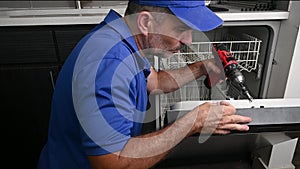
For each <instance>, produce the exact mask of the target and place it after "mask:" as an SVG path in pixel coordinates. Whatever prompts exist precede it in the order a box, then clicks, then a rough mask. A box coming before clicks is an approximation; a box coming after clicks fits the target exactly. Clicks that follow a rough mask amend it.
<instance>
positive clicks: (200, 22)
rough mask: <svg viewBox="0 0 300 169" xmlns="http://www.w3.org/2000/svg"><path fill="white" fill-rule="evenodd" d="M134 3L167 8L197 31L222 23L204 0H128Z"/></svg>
mask: <svg viewBox="0 0 300 169" xmlns="http://www.w3.org/2000/svg"><path fill="white" fill-rule="evenodd" d="M130 1H132V2H134V3H137V4H140V5H147V6H158V7H166V8H169V9H170V10H171V11H172V12H173V14H174V15H175V16H176V17H178V18H179V19H180V20H181V21H182V22H184V23H185V24H186V25H188V26H189V27H190V28H192V29H195V30H198V31H209V30H212V29H214V28H216V27H218V26H220V25H221V24H222V23H223V20H222V19H221V18H219V17H218V16H217V15H216V14H215V13H214V12H212V11H211V10H210V9H209V8H208V7H206V5H205V2H204V0H200V1H195V0H186V1H179V0H173V1H172V0H164V1H159V0H130Z"/></svg>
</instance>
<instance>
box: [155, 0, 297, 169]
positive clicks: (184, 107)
mask: <svg viewBox="0 0 300 169" xmlns="http://www.w3.org/2000/svg"><path fill="white" fill-rule="evenodd" d="M238 2H240V1H231V2H228V4H230V5H234V7H235V8H236V7H237V6H236V3H238ZM243 2H244V1H243ZM217 7H219V6H218V5H217ZM222 7H223V6H222ZM238 8H240V10H241V11H245V10H250V9H249V8H248V7H247V8H246V7H244V6H243V7H240V6H238ZM252 10H253V11H254V9H252ZM253 11H252V12H253ZM281 27H282V23H281V22H280V21H277V20H263V21H246V22H242V21H229V22H225V23H224V24H223V25H222V26H221V27H219V28H216V29H214V30H212V31H209V32H194V33H193V42H192V44H191V46H190V47H188V49H187V50H184V51H182V52H181V53H178V54H175V55H174V56H172V57H170V58H166V59H162V58H158V57H154V58H153V65H154V67H155V68H156V69H157V70H168V69H176V68H180V67H184V66H186V65H188V64H190V63H193V62H196V61H201V60H206V59H211V58H214V57H216V56H214V55H213V44H221V43H222V44H224V45H225V46H226V47H227V49H229V51H230V52H231V53H232V55H233V56H234V58H235V59H236V60H237V62H238V68H239V70H240V71H241V72H242V74H243V75H244V77H245V85H246V86H247V88H248V90H249V92H250V94H251V96H252V97H253V98H254V100H253V102H249V101H248V100H247V99H246V97H245V95H243V94H242V93H241V92H240V90H238V89H237V88H236V87H235V86H234V85H232V84H231V83H230V81H228V80H225V81H223V82H222V83H218V84H216V85H215V86H214V87H212V88H207V87H206V86H205V85H204V81H205V78H206V77H205V76H203V77H201V78H199V79H197V80H194V81H192V82H190V83H188V84H187V85H185V86H183V87H181V88H180V89H179V90H177V91H175V92H172V93H167V94H161V95H159V96H153V97H154V98H150V100H151V101H152V102H153V103H152V104H151V105H152V106H153V107H154V108H152V109H155V112H158V113H157V114H156V129H159V128H163V127H165V126H166V125H168V124H170V123H172V122H174V121H175V120H176V119H177V118H180V117H181V116H182V115H183V114H185V113H186V112H188V111H189V110H192V109H193V108H194V107H196V106H197V105H199V104H202V103H204V102H215V101H219V100H227V101H228V102H230V103H231V104H233V105H235V106H236V108H237V114H242V115H247V116H250V117H251V118H252V119H253V121H252V122H251V123H250V124H249V126H250V130H249V131H248V132H245V133H241V132H232V133H231V134H229V135H226V136H219V135H212V136H210V137H209V138H208V139H207V140H206V142H203V143H199V141H198V139H199V135H194V136H191V137H188V138H186V139H185V140H183V141H182V142H181V143H180V144H179V145H178V146H176V147H175V149H174V150H173V151H171V153H170V154H169V155H168V156H167V157H166V159H165V160H163V161H162V162H161V163H159V164H158V165H157V166H155V167H154V168H230V169H233V168H239V169H248V168H249V169H250V168H253V169H260V168H262V169H263V168H268V169H269V168H280V169H281V168H282V169H283V168H291V169H294V168H295V167H296V166H299V148H298V149H296V147H297V144H298V145H299V141H298V137H299V136H300V113H299V112H300V100H299V99H285V98H272V89H270V86H272V85H276V84H270V83H274V82H272V78H274V73H275V72H274V70H273V67H274V65H275V66H276V64H277V63H276V59H274V58H276V56H275V53H276V50H278V49H277V46H276V45H277V43H278V38H279V36H280V35H279V32H280V31H281V30H280V28H281ZM275 76H276V75H275ZM280 78H282V77H280ZM280 80H284V79H280ZM280 80H279V79H277V81H280ZM273 81H274V79H273ZM275 83H276V80H275ZM278 84H279V83H278ZM152 118H153V117H152ZM298 147H299V146H298ZM276 152H277V153H276Z"/></svg>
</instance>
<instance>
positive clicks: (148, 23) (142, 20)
mask: <svg viewBox="0 0 300 169" xmlns="http://www.w3.org/2000/svg"><path fill="white" fill-rule="evenodd" d="M153 21H154V20H153V16H152V15H151V13H150V12H147V11H143V12H140V13H139V14H138V17H137V27H138V29H139V31H140V32H141V33H142V34H143V35H145V36H148V33H149V32H151V31H152V27H153Z"/></svg>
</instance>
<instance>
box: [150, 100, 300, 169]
mask: <svg viewBox="0 0 300 169" xmlns="http://www.w3.org/2000/svg"><path fill="white" fill-rule="evenodd" d="M217 101H218V100H211V101H183V102H177V103H175V104H173V105H172V106H171V108H170V110H169V111H167V114H166V118H167V123H172V122H174V121H175V120H176V119H178V118H180V117H181V116H182V115H184V114H185V113H187V112H189V111H190V110H192V109H193V108H194V107H196V106H198V105H199V104H202V103H204V102H217ZM228 102H229V103H231V104H232V105H234V106H235V107H236V109H237V114H240V115H245V116H249V117H251V118H252V122H250V123H249V126H250V130H249V131H248V132H232V133H231V134H228V135H211V136H210V137H209V138H208V139H207V140H206V141H205V142H199V136H200V135H193V136H190V137H188V138H187V139H185V140H183V141H182V142H181V143H180V144H179V145H177V146H176V147H175V149H174V150H173V151H172V152H171V153H170V154H169V155H168V156H167V157H166V159H165V160H164V161H162V162H161V163H160V164H158V165H157V166H156V168H209V169H220V168H226V169H227V168H230V169H235V168H237V169H271V168H272V169H273V168H274V169H275V168H276V169H295V168H296V167H297V166H298V168H299V167H300V165H299V157H300V156H299V155H300V154H299V153H300V152H299V150H300V148H299V142H298V137H299V136H300V99H255V100H254V101H253V102H251V103H250V102H249V101H248V100H228ZM166 125H167V124H166ZM297 144H298V146H297ZM297 147H298V148H297ZM296 148H297V149H296Z"/></svg>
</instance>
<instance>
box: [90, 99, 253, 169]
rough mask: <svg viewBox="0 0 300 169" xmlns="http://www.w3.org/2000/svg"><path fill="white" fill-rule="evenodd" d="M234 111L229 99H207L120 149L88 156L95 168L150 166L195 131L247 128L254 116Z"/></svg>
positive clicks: (212, 131) (222, 132)
mask: <svg viewBox="0 0 300 169" xmlns="http://www.w3.org/2000/svg"><path fill="white" fill-rule="evenodd" d="M235 112H236V111H235V108H234V107H233V106H231V105H230V104H229V103H227V102H220V103H219V104H212V103H204V104H202V105H200V106H198V107H196V108H194V109H193V110H192V111H191V112H189V113H187V114H185V115H184V116H183V117H182V118H180V119H178V120H176V121H175V122H174V123H172V124H171V125H169V126H167V127H166V128H164V129H161V130H159V131H156V132H153V133H149V134H146V135H142V136H138V137H134V138H131V139H129V141H128V142H127V144H126V145H125V147H124V148H123V150H122V151H120V152H117V153H111V154H107V155H103V156H89V157H88V158H89V160H90V163H91V166H92V168H93V169H98V168H99V169H100V168H107V169H114V168H116V169H122V168H126V169H130V168H150V167H152V166H153V165H155V164H156V163H157V162H159V161H160V160H162V159H163V158H164V157H165V156H166V155H167V154H168V153H169V151H170V150H171V149H172V148H173V147H174V146H176V145H177V144H178V143H180V142H181V141H182V140H183V139H184V138H185V137H187V136H190V135H192V134H195V133H200V132H203V131H205V133H210V134H212V133H217V134H228V133H229V132H230V130H240V131H247V130H248V129H249V128H248V126H247V125H244V124H240V123H248V122H250V121H251V119H250V118H248V117H243V116H239V115H235Z"/></svg>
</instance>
